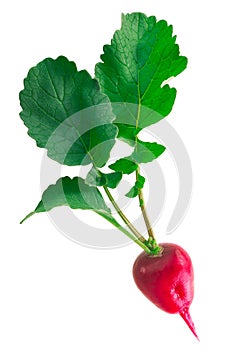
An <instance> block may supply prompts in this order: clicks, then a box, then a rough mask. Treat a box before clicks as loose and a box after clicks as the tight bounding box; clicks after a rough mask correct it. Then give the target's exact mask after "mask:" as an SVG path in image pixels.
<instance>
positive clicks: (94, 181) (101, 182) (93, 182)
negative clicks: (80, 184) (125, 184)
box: [85, 167, 106, 187]
mask: <svg viewBox="0 0 233 350" xmlns="http://www.w3.org/2000/svg"><path fill="white" fill-rule="evenodd" d="M85 183H86V184H87V185H89V186H95V187H96V186H105V185H106V178H105V177H104V176H103V174H102V173H101V172H100V171H99V170H97V169H96V168H94V167H92V168H91V170H90V171H89V173H88V174H87V177H86V180H85Z"/></svg>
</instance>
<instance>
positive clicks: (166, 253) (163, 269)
mask: <svg viewBox="0 0 233 350" xmlns="http://www.w3.org/2000/svg"><path fill="white" fill-rule="evenodd" d="M159 246H160V247H161V248H162V251H161V253H160V254H158V255H148V254H147V253H146V252H143V253H141V254H140V255H139V256H138V257H137V259H136V261H135V263H134V266H133V277H134V280H135V283H136V285H137V287H138V288H139V289H140V290H141V292H142V293H143V294H144V295H145V296H146V297H147V298H148V299H149V300H150V301H151V302H152V303H153V304H155V305H156V306H158V307H159V308H160V309H161V310H163V311H166V312H168V313H171V314H175V313H179V314H180V315H181V317H182V318H183V319H184V321H185V322H186V323H187V325H188V326H189V328H190V329H191V331H192V332H193V334H194V335H195V337H196V338H197V339H198V336H197V333H196V331H195V327H194V324H193V321H192V319H191V316H190V314H189V307H190V305H191V303H192V300H193V296H194V284H193V280H194V275H193V266H192V261H191V259H190V257H189V255H188V253H187V252H186V251H185V250H184V249H183V248H181V247H180V246H178V245H176V244H172V243H162V244H160V245H159Z"/></svg>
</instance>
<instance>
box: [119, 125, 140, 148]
mask: <svg viewBox="0 0 233 350" xmlns="http://www.w3.org/2000/svg"><path fill="white" fill-rule="evenodd" d="M117 126H118V136H117V137H118V138H119V139H120V140H122V141H124V142H127V143H128V144H129V145H130V146H134V145H135V140H136V136H137V134H138V133H139V131H140V130H136V129H135V127H134V126H130V125H125V124H117Z"/></svg>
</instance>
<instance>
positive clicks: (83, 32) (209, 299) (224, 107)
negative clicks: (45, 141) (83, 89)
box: [0, 0, 233, 350]
mask: <svg viewBox="0 0 233 350" xmlns="http://www.w3.org/2000/svg"><path fill="white" fill-rule="evenodd" d="M230 4H231V2H230V1H226V0H222V1H210V0H206V1H202V0H196V1H184V0H177V1H174V0H158V1H148V0H143V1H139V0H125V1H120V0H118V1H104V0H99V1H89V0H85V1H83V2H78V1H72V0H66V1H56V2H55V1H54V2H53V1H48V0H46V1H44V0H42V1H26V0H21V1H9V2H4V5H3V4H2V5H1V7H2V9H1V11H0V13H1V20H0V24H1V31H0V33H1V42H0V45H1V56H0V59H1V65H0V69H1V74H0V77H1V80H0V88H1V113H0V114H1V137H0V142H1V200H0V202H1V234H0V348H1V349H2V350H15V349H24V350H29V349H30V350H31V349H33V350H39V349H40V350H41V349H43V350H51V349H56V350H67V349H69V350H74V349H82V350H89V349H92V348H96V349H102V350H105V349H106V350H107V349H112V350H116V349H119V348H123V349H126V348H130V349H135V350H136V349H143V348H145V347H150V348H151V349H156V348H158V347H160V348H162V349H164V350H165V349H170V348H173V349H179V350H183V349H185V350H186V349H189V350H192V349H205V350H209V349H212V348H213V347H214V346H220V347H221V348H226V349H231V348H232V346H233V340H232V311H233V301H232V292H233V290H232V285H233V284H232V265H233V254H232V244H231V243H232V234H233V232H232V228H233V224H232V178H233V173H232V130H233V128H232V78H233V77H232V62H233V57H232V50H231V49H232V25H231V22H232V11H231V7H230ZM133 11H142V12H144V13H146V14H147V15H156V17H157V18H158V19H166V20H167V21H168V22H169V23H172V24H173V25H174V32H175V33H176V34H177V36H178V43H179V45H180V48H181V52H182V54H184V55H186V56H187V57H188V58H189V66H188V69H187V70H186V71H185V72H184V73H182V74H181V75H180V77H178V78H177V79H175V80H174V81H173V82H172V84H173V85H174V86H176V87H177V89H178V97H177V100H176V103H175V107H174V109H173V112H172V113H171V115H170V116H169V117H168V120H169V122H170V123H171V124H172V125H173V127H174V128H175V129H176V131H177V132H178V133H179V134H180V136H181V137H182V139H183V141H184V143H185V145H186V147H187V149H188V151H189V155H190V158H191V160H192V166H193V174H194V189H193V198H192V202H191V206H190V208H189V212H188V214H187V216H186V218H185V220H184V221H183V223H182V224H181V225H180V227H179V228H178V229H177V231H176V232H175V233H173V234H172V235H171V236H166V235H165V234H164V232H163V231H162V232H160V233H158V238H159V241H172V242H176V243H178V244H180V245H182V246H183V247H184V248H185V249H186V250H187V251H188V252H189V254H190V255H191V257H192V260H193V264H194V268H195V298H194V301H193V304H192V307H191V313H192V316H193V319H194V321H195V324H196V328H197V332H198V334H199V336H200V339H201V342H200V343H198V342H197V341H196V339H195V338H194V337H193V336H192V334H191V333H190V331H189V330H188V328H187V327H186V326H185V324H184V322H183V321H182V320H181V319H180V318H179V317H178V316H176V315H169V314H165V313H163V312H162V311H160V310H159V309H157V308H156V307H155V306H154V305H153V304H151V303H150V302H149V301H148V300H146V299H145V298H144V296H143V295H142V294H141V293H140V292H139V291H138V290H137V288H136V287H135V285H134V282H133V278H132V274H131V268H132V264H133V262H134V260H135V258H136V256H137V255H138V253H139V252H140V249H139V248H138V247H137V246H136V245H135V244H131V245H129V246H127V247H125V248H121V249H115V250H108V251H102V250H94V249H88V248H84V247H82V246H79V245H78V244H75V243H73V242H71V241H70V240H68V239H67V238H65V237H64V236H63V235H62V234H60V233H59V232H58V231H57V230H56V228H55V227H54V226H53V225H52V224H51V222H50V221H49V219H48V217H47V215H46V214H41V215H38V216H35V217H33V218H32V219H31V220H29V221H28V222H26V223H25V224H24V225H21V226H20V225H19V221H20V219H21V218H22V217H23V216H24V215H25V214H26V213H27V212H28V211H30V210H32V209H33V208H34V206H35V205H36V203H37V202H38V200H39V198H40V163H41V159H42V155H43V150H41V149H38V148H36V146H35V142H34V140H32V139H30V138H29V137H28V136H27V133H26V128H25V127H24V125H23V123H22V121H21V120H20V119H19V117H18V113H19V111H20V106H19V100H18V92H19V91H20V90H21V89H22V87H23V85H22V82H23V78H24V77H25V76H26V74H27V71H28V69H29V68H30V67H31V66H33V65H35V64H36V63H38V62H39V61H40V60H42V59H44V58H45V57H48V56H50V57H53V58H56V57H57V56H58V55H60V54H63V55H65V56H67V57H68V58H69V59H71V60H74V61H76V62H77V65H78V68H79V69H83V68H86V69H88V70H89V71H90V73H91V74H93V72H94V65H95V63H96V62H97V61H98V60H99V54H100V53H101V52H102V46H103V44H105V43H108V42H109V40H110V38H111V36H112V33H113V32H114V30H115V29H117V28H119V26H120V14H121V12H124V13H126V12H133ZM171 173H172V174H173V172H171ZM168 177H169V176H168ZM155 181H156V179H155ZM168 181H169V179H168ZM170 181H171V179H170ZM174 184H175V185H176V186H177V179H176V180H175V179H174ZM169 195H170V194H169V193H168V199H169ZM170 196H171V201H174V198H173V197H172V194H171V195H170ZM155 200H156V199H155ZM167 205H168V207H169V200H168V204H167ZM169 208H170V207H169ZM170 209H172V208H170ZM170 209H169V210H170ZM165 214H166V215H167V217H169V213H165ZM163 220H164V218H163ZM119 234H121V233H119Z"/></svg>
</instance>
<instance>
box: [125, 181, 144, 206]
mask: <svg viewBox="0 0 233 350" xmlns="http://www.w3.org/2000/svg"><path fill="white" fill-rule="evenodd" d="M145 180H146V179H145V178H144V177H143V176H142V175H140V174H138V176H137V181H136V182H135V185H134V186H133V187H132V188H131V189H130V191H129V192H128V193H126V197H129V198H134V197H137V195H138V194H139V191H140V189H142V188H143V186H144V183H145ZM140 205H141V202H140Z"/></svg>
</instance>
